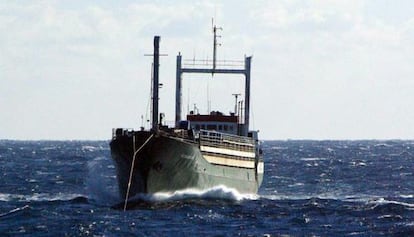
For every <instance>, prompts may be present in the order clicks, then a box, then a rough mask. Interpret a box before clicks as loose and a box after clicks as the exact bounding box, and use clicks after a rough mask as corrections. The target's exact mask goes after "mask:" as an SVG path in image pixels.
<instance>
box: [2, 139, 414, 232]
mask: <svg viewBox="0 0 414 237" xmlns="http://www.w3.org/2000/svg"><path fill="white" fill-rule="evenodd" d="M263 148H264V155H265V162H266V165H265V179H264V182H263V185H262V187H261V189H260V191H259V194H258V195H240V194H238V193H237V192H234V191H232V190H230V189H228V188H225V187H217V188H214V189H211V190H206V191H204V192H197V191H192V190H187V191H184V192H179V193H175V194H158V195H143V196H141V197H139V201H138V202H136V203H134V206H133V209H131V210H128V211H126V212H123V211H122V210H120V209H116V208H113V206H114V205H116V204H118V203H120V202H122V200H120V199H119V197H118V191H117V187H116V179H115V170H114V166H113V163H112V161H111V159H110V153H109V147H108V142H107V141H96V142H84V141H82V142H81V141H67V142H53V141H40V142H36V141H29V142H23V141H0V236H14V235H19V236H159V235H161V236H194V235H197V236H200V235H206V236H212V235H213V236H214V235H216V236H217V235H219V236H226V235H228V236H237V235H241V236H263V235H269V236H280V235H283V236H381V235H382V236H413V235H414V175H413V173H414V141H266V142H264V144H263Z"/></svg>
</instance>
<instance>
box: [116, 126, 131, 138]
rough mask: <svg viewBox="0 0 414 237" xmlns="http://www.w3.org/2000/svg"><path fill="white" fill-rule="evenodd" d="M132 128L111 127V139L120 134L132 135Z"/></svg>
mask: <svg viewBox="0 0 414 237" xmlns="http://www.w3.org/2000/svg"><path fill="white" fill-rule="evenodd" d="M133 132H134V130H133V129H132V128H112V139H115V138H116V137H120V136H132V133H133Z"/></svg>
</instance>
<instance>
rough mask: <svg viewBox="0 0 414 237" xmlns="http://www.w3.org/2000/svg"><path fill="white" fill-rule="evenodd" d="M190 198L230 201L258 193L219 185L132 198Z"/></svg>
mask: <svg viewBox="0 0 414 237" xmlns="http://www.w3.org/2000/svg"><path fill="white" fill-rule="evenodd" d="M189 199H220V200H229V201H242V200H255V199H258V195H256V194H241V193H239V192H238V191H237V190H236V189H233V188H228V187H226V186H224V185H219V186H216V187H213V188H210V189H206V190H198V189H184V190H178V191H174V192H159V193H154V194H138V195H136V196H134V197H132V198H131V200H132V201H133V200H144V201H148V202H168V201H180V200H189Z"/></svg>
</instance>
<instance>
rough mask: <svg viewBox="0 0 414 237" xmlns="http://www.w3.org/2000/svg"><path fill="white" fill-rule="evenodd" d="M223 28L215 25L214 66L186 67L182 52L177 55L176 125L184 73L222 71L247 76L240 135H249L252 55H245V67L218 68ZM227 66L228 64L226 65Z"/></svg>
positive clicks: (179, 113)
mask: <svg viewBox="0 0 414 237" xmlns="http://www.w3.org/2000/svg"><path fill="white" fill-rule="evenodd" d="M218 29H222V28H217V27H216V26H214V27H213V33H214V43H213V65H212V68H196V67H185V66H183V64H182V56H181V53H179V54H178V55H177V73H176V90H175V125H176V127H178V125H179V122H180V121H181V109H182V108H181V107H182V106H181V104H182V74H184V73H202V74H203V73H204V74H205V73H210V74H215V73H221V74H242V75H244V77H245V93H244V96H245V98H244V123H243V124H242V125H241V131H240V135H243V136H247V134H248V131H249V114H250V68H251V60H252V57H251V56H250V57H245V59H244V68H243V69H240V68H229V67H226V68H217V64H216V61H217V59H216V56H217V55H216V54H217V52H216V51H217V37H219V36H217V30H218ZM226 66H227V65H226Z"/></svg>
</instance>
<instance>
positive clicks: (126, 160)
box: [110, 131, 263, 198]
mask: <svg viewBox="0 0 414 237" xmlns="http://www.w3.org/2000/svg"><path fill="white" fill-rule="evenodd" d="M110 145H111V153H112V158H113V160H114V161H115V164H116V169H117V178H118V184H119V190H120V194H121V196H122V197H123V198H125V196H126V193H127V189H128V182H129V178H130V171H131V164H132V161H133V157H134V151H137V152H136V154H135V164H134V169H133V172H132V179H131V184H130V191H129V194H128V197H132V196H134V195H136V194H138V193H156V192H172V191H177V190H183V189H188V188H195V189H200V190H204V189H208V188H212V187H215V186H218V185H224V186H227V187H230V188H234V189H236V190H237V191H239V192H240V193H256V192H257V191H258V188H259V186H260V184H261V182H262V178H263V163H261V164H259V160H258V159H256V160H257V161H256V162H254V164H252V166H253V167H251V168H246V167H237V165H236V166H235V165H234V164H232V165H219V164H212V163H210V162H209V161H207V160H206V159H205V157H204V156H203V154H202V151H201V150H200V146H199V144H198V143H196V142H192V141H189V140H185V139H182V138H178V137H173V136H168V135H161V134H158V135H152V133H150V132H145V131H141V132H136V133H135V134H134V135H132V136H127V135H125V136H118V137H117V138H116V139H113V140H112V141H111V144H110ZM141 146H142V147H141ZM138 150H139V151H138ZM252 162H253V161H252ZM242 166H243V165H242Z"/></svg>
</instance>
